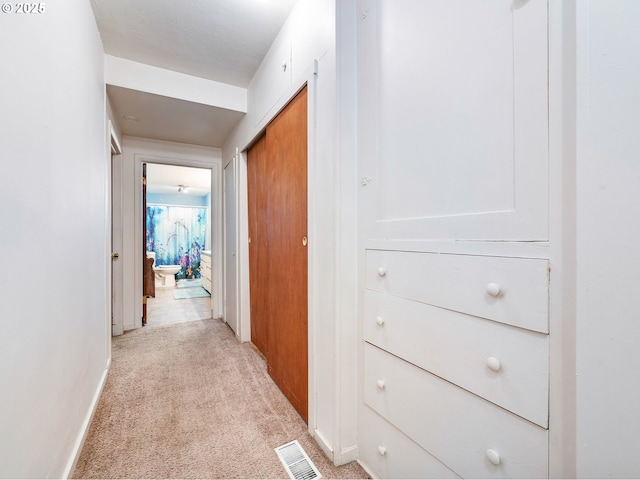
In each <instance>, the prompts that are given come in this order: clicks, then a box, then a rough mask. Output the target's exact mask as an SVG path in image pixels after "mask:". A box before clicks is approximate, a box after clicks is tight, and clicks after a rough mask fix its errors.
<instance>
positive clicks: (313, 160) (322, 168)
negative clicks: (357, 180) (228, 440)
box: [238, 60, 355, 461]
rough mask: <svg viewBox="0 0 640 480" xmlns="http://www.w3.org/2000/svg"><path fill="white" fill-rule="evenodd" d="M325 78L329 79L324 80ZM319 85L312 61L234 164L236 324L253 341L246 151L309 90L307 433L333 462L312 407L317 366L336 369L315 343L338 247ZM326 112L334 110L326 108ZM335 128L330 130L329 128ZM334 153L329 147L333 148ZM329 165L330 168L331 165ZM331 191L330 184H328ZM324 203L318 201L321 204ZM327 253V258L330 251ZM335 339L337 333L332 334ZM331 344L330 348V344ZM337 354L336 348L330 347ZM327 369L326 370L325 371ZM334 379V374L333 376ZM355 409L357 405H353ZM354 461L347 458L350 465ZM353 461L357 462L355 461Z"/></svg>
mask: <svg viewBox="0 0 640 480" xmlns="http://www.w3.org/2000/svg"><path fill="white" fill-rule="evenodd" d="M327 78H328V77H327ZM317 79H318V60H314V61H313V62H312V64H310V65H309V66H308V68H307V69H306V70H304V71H303V73H302V74H301V75H300V76H299V77H298V78H297V79H296V80H295V81H294V82H293V83H292V85H291V88H289V89H288V90H287V92H286V93H285V94H283V95H282V96H281V97H280V99H279V100H278V102H277V103H276V104H275V105H274V106H273V107H272V109H271V110H270V111H269V113H268V114H267V115H265V116H264V117H263V119H262V120H261V121H260V122H259V123H258V124H257V125H255V127H254V129H253V130H252V133H253V135H252V136H251V138H249V139H247V140H246V141H244V142H240V145H242V147H240V148H239V151H240V153H239V157H238V158H239V162H238V186H239V192H238V194H239V205H238V221H239V238H238V240H239V247H240V248H239V251H238V254H239V256H240V258H239V272H238V273H239V277H240V278H239V285H240V290H239V299H238V301H239V310H238V315H239V323H240V325H241V327H240V330H241V331H242V332H243V336H242V338H241V340H242V341H243V342H244V341H250V339H251V302H250V289H249V247H248V245H249V219H248V208H249V205H248V196H247V192H248V184H247V151H248V150H249V148H251V146H252V145H253V144H254V143H255V142H256V141H257V140H258V139H259V138H260V137H261V136H262V134H263V132H264V129H265V128H266V126H267V124H268V123H269V122H271V120H273V119H274V118H275V117H276V116H277V115H278V114H279V113H280V112H281V111H282V109H283V108H284V107H285V106H286V105H288V103H289V102H290V101H291V100H292V99H293V98H294V97H295V96H296V95H297V94H298V93H299V92H300V90H302V89H303V88H304V87H305V86H306V87H307V95H308V97H307V232H308V233H307V236H308V239H309V243H308V247H307V248H308V254H307V255H308V264H307V266H308V271H307V276H308V287H307V288H308V292H307V299H308V312H307V322H308V325H307V327H308V330H307V332H308V333H307V335H308V336H307V338H308V342H307V345H308V346H307V349H308V352H307V353H308V372H309V377H308V397H307V398H308V401H307V409H308V412H307V414H308V419H307V420H308V424H307V426H308V431H309V433H310V434H311V435H312V436H313V437H314V438H315V439H316V441H317V442H318V445H319V446H320V447H321V448H322V449H323V451H324V452H325V454H326V455H327V456H328V457H329V458H331V459H334V460H335V458H336V456H335V455H334V447H332V446H331V445H332V443H333V442H332V441H331V440H330V439H328V438H325V436H324V435H323V434H322V433H321V432H320V431H318V430H317V426H318V421H317V416H318V410H317V408H318V405H319V403H322V402H318V401H316V391H317V385H316V383H317V381H319V378H318V376H319V372H318V368H317V365H318V364H319V363H321V362H323V361H324V359H325V358H330V359H331V363H335V361H336V359H335V355H334V354H333V353H332V352H329V351H328V349H327V348H326V345H327V344H326V340H327V338H323V339H319V338H318V330H317V325H318V319H319V318H323V317H326V318H333V316H334V314H335V311H334V305H335V304H334V301H335V288H336V285H337V283H336V282H339V279H337V278H336V275H335V269H336V265H335V262H333V261H329V262H328V261H327V259H328V258H331V259H333V260H335V259H336V258H337V255H336V250H335V249H336V245H335V243H334V240H335V237H334V228H333V227H332V228H326V227H327V222H335V218H334V215H333V214H334V213H335V209H334V207H335V201H336V198H334V197H331V196H330V197H327V196H326V195H322V187H323V186H324V184H325V182H327V180H326V177H332V176H333V174H334V171H333V170H332V168H329V167H328V165H327V164H326V163H323V164H322V165H319V164H318V158H319V155H318V153H317V152H316V136H317V133H318V132H317V123H316V118H317V116H318V114H319V110H318V105H317V101H316V98H317ZM328 108H329V109H331V108H332V106H329V107H328ZM331 125H333V124H331ZM331 148H333V147H331ZM329 163H331V162H329ZM327 184H328V185H332V184H333V182H331V181H330V182H328V183H327ZM320 197H322V198H320ZM329 249H330V250H331V251H330V252H329V251H328V250H329ZM334 333H335V332H334ZM319 343H321V344H322V345H324V346H325V348H324V350H323V351H324V355H323V356H322V359H317V352H319V351H320V349H319V348H318V347H317V345H318V344H319ZM331 344H334V342H331ZM334 346H335V348H339V346H336V345H334ZM325 369H326V368H325ZM336 373H338V372H336ZM354 404H355V402H354ZM351 459H352V458H351V457H350V458H349V461H350V460H351ZM353 459H355V457H354V458H353Z"/></svg>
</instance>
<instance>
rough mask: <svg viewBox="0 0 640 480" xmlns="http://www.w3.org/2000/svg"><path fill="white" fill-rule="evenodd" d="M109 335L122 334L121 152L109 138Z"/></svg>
mask: <svg viewBox="0 0 640 480" xmlns="http://www.w3.org/2000/svg"><path fill="white" fill-rule="evenodd" d="M110 208H111V333H112V335H113V336H114V337H115V336H117V335H122V334H123V333H124V320H123V308H124V307H123V302H122V291H123V269H122V259H121V258H120V256H121V254H122V152H121V149H120V144H119V143H118V141H117V138H116V137H115V135H114V134H112V137H111V205H110Z"/></svg>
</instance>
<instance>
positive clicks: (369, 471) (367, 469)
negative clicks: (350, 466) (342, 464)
mask: <svg viewBox="0 0 640 480" xmlns="http://www.w3.org/2000/svg"><path fill="white" fill-rule="evenodd" d="M358 465H360V466H361V467H362V469H363V470H364V471H365V472H366V473H367V475H369V476H370V477H371V478H373V479H378V478H380V477H378V476H377V475H376V474H374V473H373V472H372V471H371V469H369V467H367V464H366V463H363V462H361V461H360V460H358Z"/></svg>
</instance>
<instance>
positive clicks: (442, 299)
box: [365, 250, 549, 333]
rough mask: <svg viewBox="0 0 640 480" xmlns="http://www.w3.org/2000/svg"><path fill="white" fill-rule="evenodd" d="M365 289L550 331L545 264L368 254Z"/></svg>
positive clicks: (527, 260)
mask: <svg viewBox="0 0 640 480" xmlns="http://www.w3.org/2000/svg"><path fill="white" fill-rule="evenodd" d="M365 282H366V287H367V288H369V289H372V290H377V291H381V292H385V293H389V294H391V295H395V296H398V297H403V298H408V299H411V300H417V301H419V302H423V303H428V304H430V305H434V306H437V307H442V308H447V309H449V310H455V311H458V312H463V313H468V314H471V315H475V316H478V317H483V318H488V319H490V320H495V321H497V322H501V323H506V324H509V325H514V326H517V327H522V328H527V329H529V330H534V331H537V332H543V333H548V332H549V321H548V310H549V307H548V304H549V299H548V297H549V287H548V283H549V282H548V261H547V260H541V259H531V258H505V257H484V256H472V255H451V254H436V253H416V252H396V251H384V250H367V252H366V280H365Z"/></svg>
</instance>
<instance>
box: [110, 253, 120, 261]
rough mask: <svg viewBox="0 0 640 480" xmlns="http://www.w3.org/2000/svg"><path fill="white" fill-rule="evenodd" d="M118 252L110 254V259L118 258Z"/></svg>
mask: <svg viewBox="0 0 640 480" xmlns="http://www.w3.org/2000/svg"><path fill="white" fill-rule="evenodd" d="M119 257H120V254H119V253H112V254H111V260H115V259H116V258H119Z"/></svg>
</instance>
